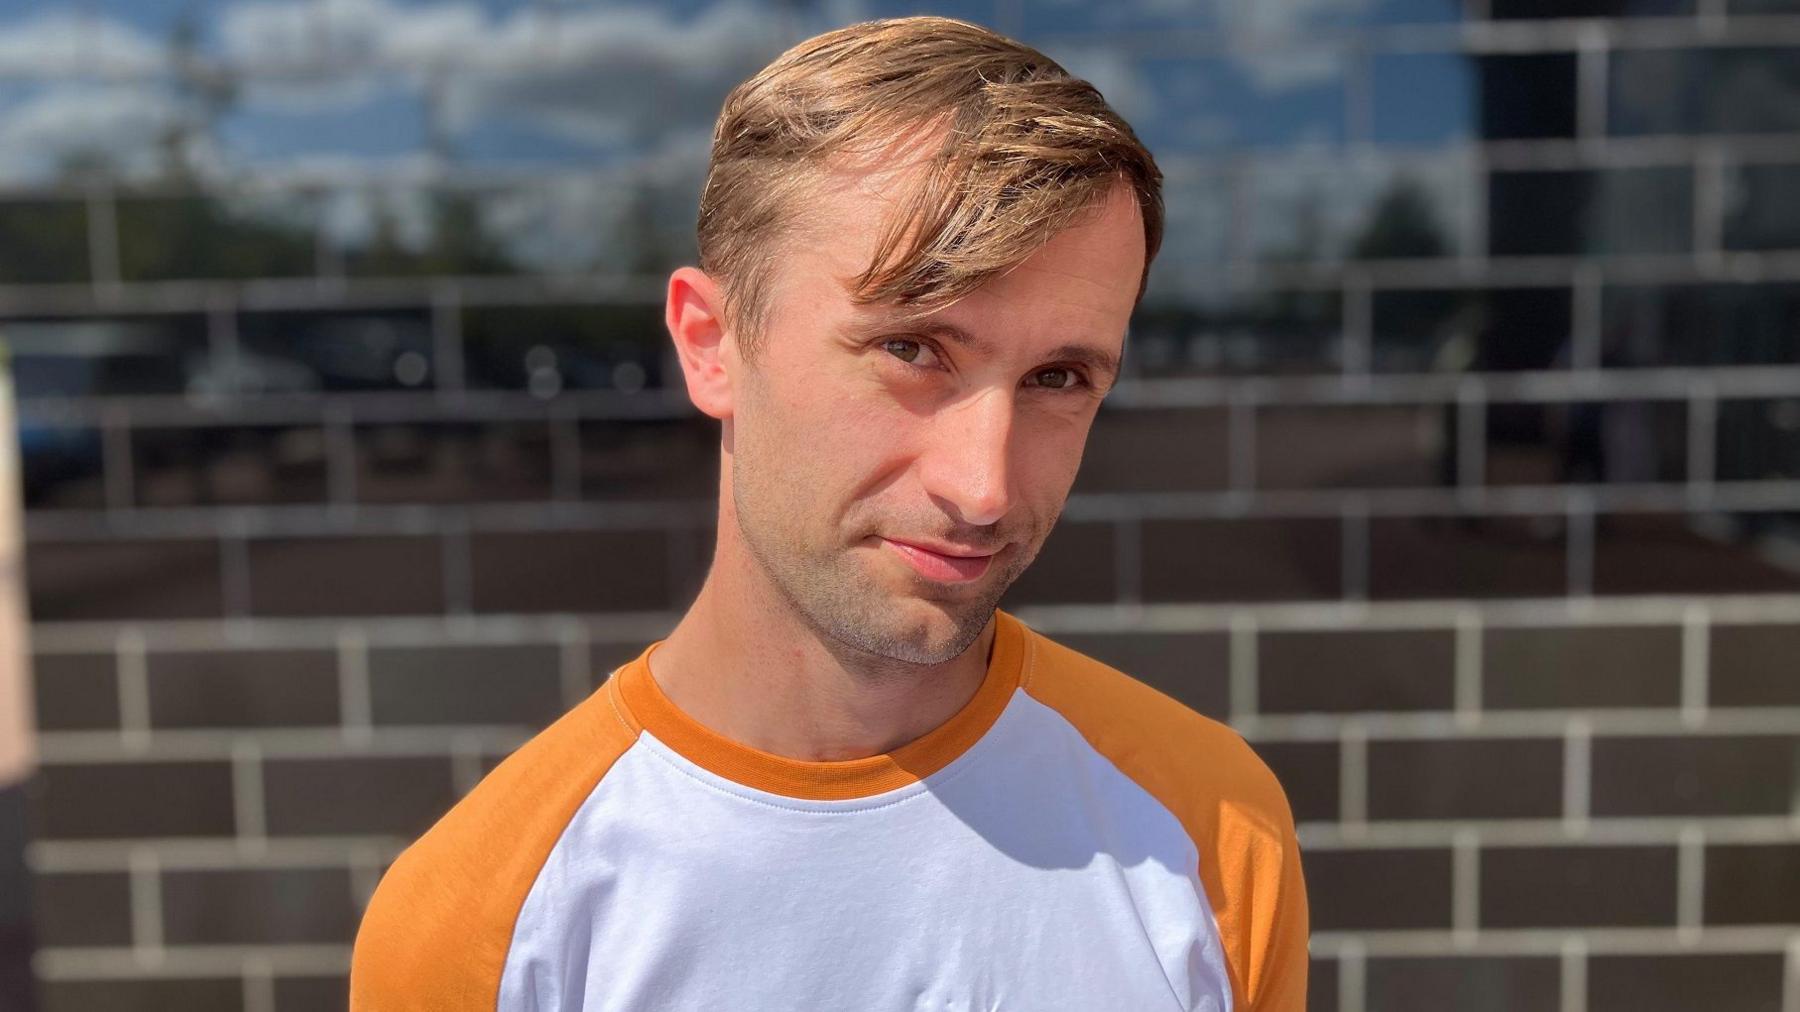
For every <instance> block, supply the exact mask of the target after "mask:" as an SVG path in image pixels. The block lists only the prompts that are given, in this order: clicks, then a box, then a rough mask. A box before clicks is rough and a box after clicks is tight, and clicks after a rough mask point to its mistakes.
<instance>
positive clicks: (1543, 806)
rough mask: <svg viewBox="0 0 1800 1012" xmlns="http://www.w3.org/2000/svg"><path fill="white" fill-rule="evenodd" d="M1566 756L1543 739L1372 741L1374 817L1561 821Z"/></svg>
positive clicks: (1558, 746) (1371, 800)
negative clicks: (1563, 765)
mask: <svg viewBox="0 0 1800 1012" xmlns="http://www.w3.org/2000/svg"><path fill="white" fill-rule="evenodd" d="M1562 752H1563V745H1562V742H1561V741H1559V740H1553V739H1542V738H1494V739H1470V740H1457V741H1410V740H1409V741H1374V742H1370V743H1369V817H1370V818H1372V819H1548V818H1555V817H1557V816H1559V815H1561V814H1562V808H1563V771H1562Z"/></svg>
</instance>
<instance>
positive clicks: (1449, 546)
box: [1369, 516, 1568, 600]
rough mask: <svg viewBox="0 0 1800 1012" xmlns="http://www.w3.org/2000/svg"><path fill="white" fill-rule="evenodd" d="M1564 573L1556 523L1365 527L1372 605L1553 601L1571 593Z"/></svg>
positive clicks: (1416, 521)
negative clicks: (1512, 599)
mask: <svg viewBox="0 0 1800 1012" xmlns="http://www.w3.org/2000/svg"><path fill="white" fill-rule="evenodd" d="M1567 573H1568V562H1567V552H1566V550H1565V548H1564V542H1563V523H1562V518H1561V517H1556V516H1492V517H1439V516H1431V517H1376V518H1374V519H1373V520H1371V521H1369V596H1370V597H1371V598H1373V599H1375V600H1396V599H1399V600H1413V599H1421V598H1424V599H1446V598H1509V597H1556V596H1559V595H1561V594H1563V593H1565V592H1566V590H1567V588H1568V577H1567Z"/></svg>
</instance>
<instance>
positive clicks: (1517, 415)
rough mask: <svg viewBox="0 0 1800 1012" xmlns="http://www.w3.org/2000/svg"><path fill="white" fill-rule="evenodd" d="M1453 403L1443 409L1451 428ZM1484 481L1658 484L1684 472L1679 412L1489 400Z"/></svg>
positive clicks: (1683, 418)
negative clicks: (1501, 402)
mask: <svg viewBox="0 0 1800 1012" xmlns="http://www.w3.org/2000/svg"><path fill="white" fill-rule="evenodd" d="M1454 411H1455V406H1454V405H1451V406H1449V407H1448V408H1447V409H1446V414H1447V415H1451V417H1448V418H1447V419H1446V422H1447V425H1448V427H1449V428H1450V429H1451V430H1452V433H1451V434H1452V437H1454V429H1455V425H1456V419H1455V417H1454V416H1453V414H1452V413H1453V412H1454ZM1486 425H1487V440H1486V442H1487V449H1486V458H1487V471H1486V478H1487V482H1488V484H1490V485H1551V484H1569V485H1605V484H1663V483H1669V482H1680V481H1683V480H1685V479H1686V477H1687V410H1686V406H1685V405H1683V404H1681V403H1680V402H1676V401H1594V402H1569V403H1551V404H1490V405H1488V410H1487V421H1486Z"/></svg>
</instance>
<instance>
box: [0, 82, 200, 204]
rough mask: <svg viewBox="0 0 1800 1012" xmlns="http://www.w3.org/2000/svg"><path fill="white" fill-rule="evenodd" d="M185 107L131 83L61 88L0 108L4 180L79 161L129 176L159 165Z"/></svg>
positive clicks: (47, 173)
mask: <svg viewBox="0 0 1800 1012" xmlns="http://www.w3.org/2000/svg"><path fill="white" fill-rule="evenodd" d="M179 116H180V109H179V108H178V107H177V105H176V104H175V102H174V101H173V99H172V98H171V97H170V96H169V94H168V93H167V92H163V91H159V90H157V89H154V88H143V87H134V86H128V85H98V84H96V85H85V86H78V87H69V86H61V87H57V88H54V89H51V90H46V91H43V92H40V93H38V94H35V95H32V96H30V97H28V98H26V99H24V100H22V101H19V102H16V103H13V104H12V105H10V106H8V107H6V108H5V109H4V110H0V178H4V179H7V180H11V181H27V180H40V179H46V178H50V177H52V176H54V175H55V174H56V172H57V170H58V168H59V166H61V165H62V164H64V163H65V162H67V161H72V160H76V159H83V160H89V159H91V160H94V161H99V162H102V163H104V164H106V165H108V166H111V167H112V169H113V170H114V171H115V172H117V173H119V174H121V175H124V176H126V177H143V176H146V175H150V174H153V173H154V172H156V171H157V169H158V168H159V165H160V160H161V157H162V140H163V138H164V136H165V135H166V134H167V132H168V131H169V129H170V128H171V127H172V126H173V125H175V124H176V123H177V122H178V119H179Z"/></svg>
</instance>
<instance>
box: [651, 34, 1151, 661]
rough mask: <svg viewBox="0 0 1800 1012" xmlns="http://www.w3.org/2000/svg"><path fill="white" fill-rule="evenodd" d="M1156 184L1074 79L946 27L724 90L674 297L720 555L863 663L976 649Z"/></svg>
mask: <svg viewBox="0 0 1800 1012" xmlns="http://www.w3.org/2000/svg"><path fill="white" fill-rule="evenodd" d="M1160 179H1161V177H1160V173H1158V171H1157V169H1156V165H1155V162H1154V161H1153V160H1152V158H1151V157H1150V154H1149V152H1148V151H1146V150H1145V149H1144V148H1143V146H1142V145H1141V144H1140V143H1139V142H1138V141H1137V139H1136V137H1135V136H1134V135H1133V134H1132V132H1131V129H1130V127H1128V126H1127V125H1126V124H1125V123H1124V122H1123V121H1122V120H1121V119H1119V117H1118V116H1117V115H1116V114H1115V113H1113V111H1112V110H1111V109H1110V108H1108V107H1107V106H1106V104H1105V102H1104V100H1102V99H1101V97H1100V95H1099V93H1098V92H1096V91H1094V89H1093V88H1092V87H1091V86H1089V85H1087V84H1086V83H1085V82H1082V81H1079V80H1076V79H1074V78H1071V77H1070V76H1069V75H1068V74H1067V73H1066V72H1065V71H1063V70H1062V68H1060V67H1058V66H1057V65H1056V64H1055V63H1053V62H1051V61H1050V60H1049V59H1048V58H1047V57H1045V56H1043V55H1042V54H1040V53H1038V52H1036V51H1034V50H1031V49H1029V48H1027V47H1024V46H1021V45H1019V44H1017V43H1014V42H1012V41H1010V40H1007V39H1004V38H1002V37H1000V36H997V35H994V34H993V33H991V32H988V31H986V30H984V29H981V28H977V27H975V26H973V25H968V24H964V23H962V22H956V21H949V20H945V19H940V18H909V19H902V20H897V21H885V22H872V23H868V24H862V25H855V26H852V27H850V28H845V29H842V30H839V31H836V32H831V33H827V34H825V35H822V36H819V37H818V38H815V39H812V40H809V41H807V42H803V43H801V44H800V45H798V46H796V47H794V49H792V50H790V51H789V52H787V53H786V54H784V55H782V56H781V57H780V58H778V59H777V60H776V61H775V62H774V63H772V64H770V66H769V67H767V68H766V69H764V70H763V71H762V72H761V73H759V74H757V75H756V76H755V77H753V78H751V79H750V80H749V81H746V82H745V83H744V84H743V85H740V86H739V87H738V88H737V89H736V90H735V91H733V92H732V94H731V96H730V97H729V98H727V99H726V102H725V108H724V111H723V113H722V114H721V115H720V118H719V122H718V126H717V128H716V130H715V132H714V142H713V161H712V167H711V171H710V173H709V175H708V178H707V183H706V187H705V191H704V193H703V195H702V198H701V209H700V227H699V239H700V260H701V268H700V269H699V270H695V269H694V268H682V269H681V270H679V271H677V272H676V273H675V274H674V275H673V276H672V277H671V278H670V284H669V292H668V310H667V316H668V324H669V329H670V331H671V333H672V334H673V335H674V337H675V342H676V346H677V349H678V350H679V351H680V353H681V358H682V363H683V368H684V371H685V372H686V375H687V382H688V390H689V394H690V396H692V397H693V399H694V402H695V404H696V405H698V406H699V407H700V408H701V409H702V410H704V411H706V412H707V413H708V414H710V415H712V416H714V417H716V418H719V419H721V420H722V421H723V423H724V428H723V445H724V464H723V468H722V476H721V481H722V488H721V500H722V501H721V508H720V530H719V559H720V560H721V561H723V560H726V559H727V558H728V557H731V558H741V559H742V560H744V561H745V562H746V564H748V565H753V566H754V567H755V568H756V569H757V570H758V571H759V573H760V574H761V576H763V577H766V579H767V582H768V583H769V584H770V585H771V586H772V588H773V589H774V591H775V593H776V594H777V595H778V596H779V597H780V598H781V599H782V600H781V604H782V606H784V607H788V608H791V609H792V610H793V612H794V613H795V614H796V615H797V616H798V617H799V618H800V619H802V620H803V621H805V622H806V623H807V624H809V625H810V626H811V627H812V628H814V629H815V630H816V631H818V632H819V633H821V634H823V635H825V636H827V637H829V638H831V639H832V640H834V641H836V642H837V643H839V644H841V645H843V646H845V647H848V648H851V649H853V650H858V651H862V652H864V653H867V654H871V655H875V656H877V657H881V658H886V659H889V660H893V661H901V662H906V663H912V664H936V663H942V662H944V661H947V660H950V659H951V658H954V657H956V656H957V655H959V654H960V653H962V652H963V651H964V650H966V649H967V648H968V647H969V645H970V644H972V643H973V642H974V641H975V639H976V638H977V637H979V635H980V633H981V630H982V629H983V627H984V626H985V625H986V623H987V620H988V618H989V616H990V615H991V613H992V611H993V608H994V606H995V605H996V604H997V603H998V601H999V599H1000V596H1001V595H1002V593H1004V591H1005V590H1006V588H1007V587H1008V586H1009V585H1010V584H1011V583H1012V582H1013V580H1014V579H1016V578H1017V577H1018V575H1019V574H1020V573H1021V572H1022V571H1023V570H1024V569H1025V567H1026V566H1027V565H1028V564H1029V563H1030V562H1031V560H1032V559H1033V558H1034V557H1035V556H1036V554H1037V551H1038V549H1039V548H1040V547H1041V546H1042V544H1043V541H1044V538H1045V537H1046V536H1047V535H1048V534H1049V532H1050V529H1051V527H1052V526H1053V525H1054V524H1055V521H1056V518H1057V516H1058V515H1059V514H1060V513H1061V510H1062V506H1063V503H1064V501H1065V500H1066V498H1067V496H1068V492H1069V488H1070V486H1071V484H1072V483H1073V481H1074V478H1075V472H1076V469H1077V467H1078V466H1079V464H1080V461H1081V452H1082V447H1083V445H1084V444H1085V442H1086V438H1087V432H1088V428H1089V426H1090V425H1091V424H1092V422H1093V418H1094V413H1095V410H1096V409H1097V408H1098V406H1099V402H1100V397H1101V395H1103V394H1104V393H1105V391H1106V390H1107V389H1108V388H1109V387H1110V386H1111V384H1112V383H1113V381H1114V380H1115V378H1116V374H1117V368H1118V361H1119V359H1120V356H1121V354H1122V351H1123V342H1124V334H1125V327H1126V323H1127V321H1128V319H1129V317H1130V314H1131V310H1132V308H1133V307H1134V306H1135V304H1136V302H1137V298H1138V296H1139V295H1140V294H1141V292H1142V287H1143V281H1144V278H1145V275H1146V273H1147V269H1148V265H1149V261H1150V259H1151V258H1152V257H1153V256H1154V255H1155V253H1156V249H1157V247H1158V245H1159V243H1160V239H1161V230H1162V201H1161V192H1160ZM739 548H741V549H742V551H741V552H738V551H737V550H738V549H739ZM734 553H735V554H734Z"/></svg>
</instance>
